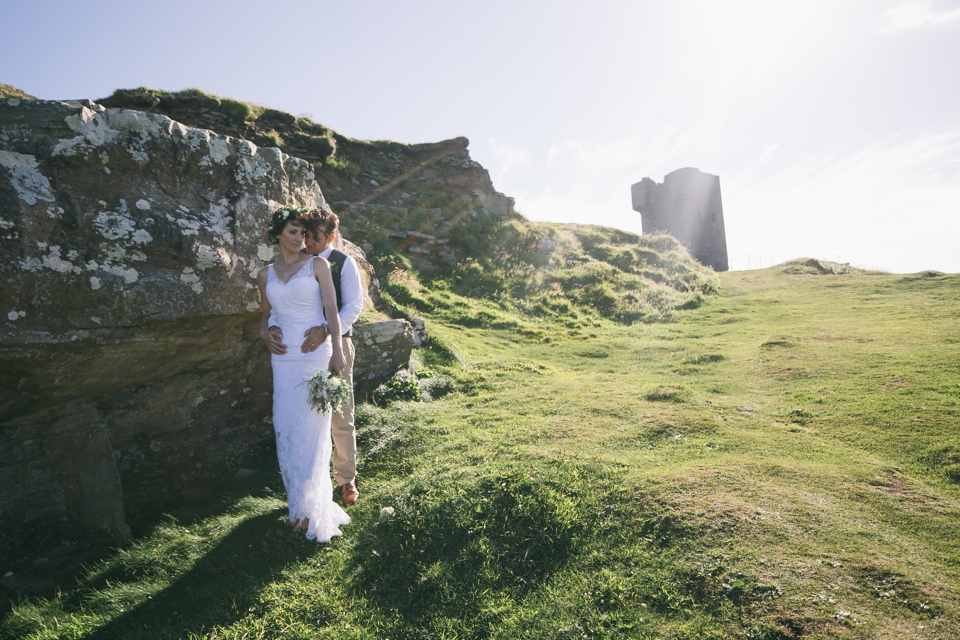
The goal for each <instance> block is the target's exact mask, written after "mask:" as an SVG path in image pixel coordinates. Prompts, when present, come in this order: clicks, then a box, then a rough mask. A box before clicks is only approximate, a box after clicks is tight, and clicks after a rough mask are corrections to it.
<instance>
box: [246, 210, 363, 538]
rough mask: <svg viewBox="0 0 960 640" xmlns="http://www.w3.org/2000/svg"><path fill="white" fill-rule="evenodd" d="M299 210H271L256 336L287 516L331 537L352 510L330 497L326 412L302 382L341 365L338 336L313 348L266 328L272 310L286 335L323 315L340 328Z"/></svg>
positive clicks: (325, 273) (325, 268)
mask: <svg viewBox="0 0 960 640" xmlns="http://www.w3.org/2000/svg"><path fill="white" fill-rule="evenodd" d="M303 215H304V214H303V213H301V212H300V211H299V210H297V209H280V210H278V211H276V212H275V213H274V214H273V217H272V218H271V220H270V225H269V227H268V229H267V232H268V234H269V236H270V240H271V242H274V243H276V244H277V245H279V249H280V255H279V257H278V258H277V260H276V262H274V263H273V264H271V265H268V266H266V267H264V268H263V269H261V270H260V272H259V273H258V274H257V285H258V286H259V287H260V313H261V319H260V339H261V340H262V341H263V342H264V343H265V344H266V345H267V348H268V349H269V350H270V353H271V354H272V355H271V356H270V360H271V362H272V364H273V428H274V431H275V432H276V437H277V457H278V458H279V460H280V472H281V474H282V475H283V486H284V488H285V489H286V490H287V504H288V506H289V508H290V515H289V517H288V519H287V523H288V524H289V525H291V526H293V527H294V529H295V530H297V531H306V535H307V538H308V539H310V540H317V541H318V542H329V541H330V538H332V537H333V536H337V535H341V533H340V528H339V527H340V525H344V524H347V523H349V522H350V517H349V516H348V515H347V514H346V513H345V512H344V511H343V509H341V508H340V506H339V505H337V504H335V503H334V502H333V488H332V486H331V482H330V450H331V440H330V414H329V413H324V414H321V413H318V412H317V410H316V409H314V408H313V407H311V406H310V403H309V400H308V396H307V384H306V381H307V380H308V379H309V378H310V377H311V376H312V375H313V374H315V373H317V372H318V371H322V370H324V369H327V368H330V369H334V370H336V371H338V372H339V371H341V370H342V369H343V367H344V365H345V361H344V357H343V352H342V349H341V345H340V341H339V340H326V341H325V342H324V343H323V344H321V345H320V346H319V347H318V348H316V349H315V350H313V349H314V345H312V344H307V342H309V340H310V339H309V338H307V340H306V341H304V344H303V346H302V347H301V348H299V349H291V350H288V349H287V346H286V345H285V344H283V342H282V341H281V339H279V338H277V337H276V336H275V335H274V334H272V333H271V332H270V331H268V330H267V329H268V324H269V318H270V314H271V311H272V312H273V314H274V317H275V318H276V320H277V321H278V323H279V325H280V329H281V330H282V335H283V336H302V335H304V334H305V332H306V331H307V330H308V329H310V327H313V326H314V325H316V324H317V318H318V317H325V318H327V323H328V324H329V327H330V332H329V333H330V335H334V336H338V335H340V328H339V324H340V320H339V317H338V314H337V297H336V292H335V290H334V286H333V278H332V276H331V274H330V264H329V263H328V262H327V261H326V260H324V259H323V258H319V257H313V256H310V255H307V254H304V253H301V252H300V248H301V246H302V245H303V232H304V221H303Z"/></svg>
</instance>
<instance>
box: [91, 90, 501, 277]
mask: <svg viewBox="0 0 960 640" xmlns="http://www.w3.org/2000/svg"><path fill="white" fill-rule="evenodd" d="M101 102H102V103H103V104H104V105H107V106H110V107H116V108H132V109H137V110H142V111H147V112H151V113H158V114H160V113H162V114H165V115H167V116H169V117H171V118H173V119H175V120H177V121H178V122H183V123H186V124H188V125H192V126H196V127H201V128H204V129H213V130H216V131H218V132H219V133H221V134H227V135H232V136H235V137H241V138H245V139H248V140H253V141H254V142H258V143H259V142H264V141H267V140H270V141H271V142H269V144H271V145H272V144H277V145H280V146H281V147H282V148H283V149H284V151H286V152H288V153H290V154H292V155H294V156H296V157H298V158H303V159H305V160H308V161H309V162H311V163H312V165H313V170H314V173H315V174H316V180H317V183H318V184H319V185H320V187H321V188H322V190H323V193H324V195H325V196H326V197H327V199H328V200H329V201H330V204H331V205H332V207H333V209H334V211H335V212H336V213H337V214H338V215H340V216H341V220H342V223H343V226H344V229H345V234H346V235H347V236H349V237H351V238H353V239H355V241H356V242H357V243H358V244H359V245H360V246H361V247H362V248H363V249H364V250H365V251H367V252H372V253H373V254H374V255H375V256H377V257H378V258H383V257H384V256H386V255H387V254H389V253H392V252H398V253H399V254H400V255H403V256H405V257H406V258H408V259H409V260H410V261H411V262H412V263H413V264H415V265H417V266H421V267H428V268H429V267H438V268H441V269H448V268H449V267H450V266H452V265H455V264H457V263H458V262H460V261H462V260H464V259H466V258H467V257H468V256H470V255H471V247H470V243H471V240H472V236H473V235H475V234H474V233H472V231H471V230H470V229H469V228H468V227H469V223H471V222H475V223H476V224H477V225H478V226H487V227H489V226H492V225H495V224H497V223H499V222H501V221H503V220H505V219H508V218H511V217H514V216H515V212H514V201H513V198H510V197H507V196H505V195H504V194H502V193H500V192H499V191H497V190H496V189H495V188H494V186H493V182H492V181H491V179H490V174H489V173H488V172H487V170H486V169H484V168H483V166H482V165H481V164H480V163H479V162H476V161H475V160H473V159H472V158H471V157H470V153H469V151H468V150H467V147H468V145H469V140H467V138H463V137H460V138H453V139H451V140H444V141H441V142H432V143H423V144H403V143H399V142H391V141H367V140H354V139H352V138H348V137H346V136H342V135H340V134H338V133H336V132H335V131H332V130H330V129H328V128H326V127H324V126H322V125H319V124H317V123H315V122H312V121H311V120H310V119H308V118H297V117H294V116H292V115H290V114H287V113H283V112H280V111H276V110H274V109H265V108H263V107H257V106H256V105H250V104H246V103H241V102H237V101H236V100H230V99H224V98H217V97H216V96H211V95H209V94H206V93H204V92H202V91H199V90H196V89H189V90H186V91H181V92H177V93H170V92H166V91H159V90H155V89H145V88H140V89H132V90H118V91H116V92H115V93H114V94H113V95H111V96H109V97H107V98H104V99H103V100H102V101H101ZM388 270H389V268H388ZM386 275H387V273H381V276H386Z"/></svg>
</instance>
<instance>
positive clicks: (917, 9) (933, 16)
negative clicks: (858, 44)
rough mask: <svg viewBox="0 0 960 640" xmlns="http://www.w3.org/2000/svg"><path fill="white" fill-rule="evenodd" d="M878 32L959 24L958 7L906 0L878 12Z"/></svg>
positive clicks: (959, 12)
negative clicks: (879, 23)
mask: <svg viewBox="0 0 960 640" xmlns="http://www.w3.org/2000/svg"><path fill="white" fill-rule="evenodd" d="M880 22H881V26H880V29H879V30H878V33H890V32H894V31H905V30H908V29H923V28H930V27H950V26H956V25H960V7H957V6H953V7H942V6H938V5H937V4H935V3H933V2H928V1H926V0H907V2H902V3H900V4H898V5H896V6H894V7H891V8H890V9H887V10H886V11H884V12H883V13H881V14H880Z"/></svg>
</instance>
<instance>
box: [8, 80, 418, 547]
mask: <svg viewBox="0 0 960 640" xmlns="http://www.w3.org/2000/svg"><path fill="white" fill-rule="evenodd" d="M322 201H323V195H322V193H321V190H320V188H319V187H318V186H317V183H316V181H315V175H314V170H313V166H312V165H311V164H310V163H308V162H306V161H303V160H300V159H297V158H295V157H291V156H289V155H287V154H285V153H283V152H281V151H280V150H278V149H276V148H261V147H257V146H256V145H255V144H253V143H251V142H248V141H246V140H243V139H238V138H233V137H229V136H223V135H218V134H215V133H213V132H211V131H207V130H202V129H194V128H191V127H188V126H185V125H183V124H181V123H179V122H176V121H174V120H171V119H170V118H167V117H165V116H163V115H159V114H148V113H143V112H139V111H133V110H127V109H106V108H104V107H102V106H100V105H98V104H95V103H91V102H55V101H34V100H31V101H26V100H18V99H16V98H10V99H6V100H3V101H2V102H0V256H2V261H0V274H2V278H0V288H2V290H0V300H2V301H3V305H4V308H3V309H2V310H0V311H2V312H0V322H2V327H0V371H2V373H0V520H2V522H3V526H2V528H0V546H2V547H3V548H4V549H7V550H11V549H27V550H28V548H29V547H43V546H49V545H52V544H57V545H59V544H61V543H63V542H64V541H70V540H71V539H73V538H76V537H77V536H79V535H80V534H81V533H82V532H83V531H87V530H96V531H100V532H102V533H104V534H106V535H107V536H109V537H112V538H114V539H122V538H123V537H125V536H126V535H127V531H128V524H129V523H130V522H132V521H136V520H137V519H139V518H141V517H144V516H147V515H151V514H154V513H156V512H157V510H158V509H160V508H162V507H163V506H164V505H166V504H170V503H172V502H175V501H178V500H180V499H181V497H182V496H183V495H184V493H188V492H190V491H191V490H193V488H195V487H197V486H200V485H202V484H204V483H206V482H207V481H209V480H210V479H211V478H214V477H217V476H218V475H221V474H224V473H229V472H230V471H231V470H232V469H234V468H235V467H236V466H237V464H238V463H239V461H240V460H241V459H242V458H243V457H244V456H245V455H246V453H247V452H248V451H249V450H250V449H252V448H256V447H260V446H262V445H263V444H264V443H267V442H270V441H271V439H272V437H273V434H272V427H271V425H270V420H269V416H270V408H271V405H270V398H271V393H272V389H271V374H270V366H269V360H268V357H267V355H268V354H267V352H266V350H265V349H264V348H263V346H262V345H261V344H260V343H259V340H258V336H257V330H258V323H259V313H258V312H257V309H258V306H259V295H258V292H257V289H256V287H255V282H256V274H257V271H258V270H259V269H260V268H261V267H263V266H264V265H265V264H266V263H268V262H270V261H271V260H272V259H273V257H274V249H273V247H272V246H271V245H269V244H268V243H267V242H266V240H265V236H264V233H263V230H262V225H263V222H264V221H265V220H266V219H267V218H268V216H269V215H270V213H271V212H272V211H273V210H274V209H276V208H277V207H279V206H281V205H283V204H297V205H302V206H314V205H317V204H319V203H321V202H322ZM343 246H344V248H345V250H347V251H348V252H349V253H351V254H352V255H354V257H356V258H358V259H359V260H360V261H361V267H362V270H363V271H364V272H365V274H366V277H367V281H368V283H369V285H370V288H369V292H370V293H371V299H370V300H368V307H369V306H372V305H373V303H374V301H375V299H376V296H377V289H376V278H375V277H373V271H372V269H371V268H370V266H369V264H367V263H366V261H365V260H364V259H363V252H362V251H361V250H359V249H358V248H357V247H354V246H352V245H350V244H349V243H347V242H344V245H343ZM401 324H402V322H401ZM395 325H397V322H396V321H394V322H391V323H388V326H384V328H383V329H375V328H363V329H361V331H360V333H361V334H363V335H366V334H367V333H369V334H371V335H376V336H381V335H386V334H390V335H392V336H393V337H392V338H391V339H390V340H384V341H383V342H380V341H378V339H377V338H374V343H375V344H377V345H378V351H376V352H373V351H371V352H370V353H366V352H364V348H365V347H364V345H365V342H364V344H363V345H360V347H359V349H358V351H360V355H358V360H359V361H360V362H361V363H363V365H362V367H359V368H358V372H357V375H358V377H361V378H366V377H368V376H369V375H370V374H371V372H373V375H374V377H375V376H376V371H379V369H377V368H376V367H377V366H379V363H380V360H381V356H380V354H381V353H383V352H384V351H386V349H385V348H381V345H383V344H390V345H391V346H390V349H389V352H390V353H389V355H390V357H391V358H392V360H391V362H394V360H396V359H397V358H399V357H401V356H402V354H403V351H404V349H406V354H407V356H409V346H410V345H411V344H412V336H410V335H409V334H410V333H411V332H412V329H410V328H409V325H407V328H401V329H400V330H398V329H397V326H400V325H397V326H395ZM391 332H392V333H391ZM397 340H400V341H403V340H406V346H404V345H398V344H394V343H395V342H396V341H397ZM374 353H376V355H374ZM368 362H369V363H370V367H371V369H370V371H367V370H365V369H363V367H366V366H367V364H366V363H368ZM394 366H395V365H394ZM24 553H25V554H27V555H28V552H27V551H25V552H24Z"/></svg>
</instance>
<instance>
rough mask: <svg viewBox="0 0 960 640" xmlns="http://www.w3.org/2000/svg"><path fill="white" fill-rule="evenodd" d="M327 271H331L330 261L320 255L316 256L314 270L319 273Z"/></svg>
mask: <svg viewBox="0 0 960 640" xmlns="http://www.w3.org/2000/svg"><path fill="white" fill-rule="evenodd" d="M327 271H330V263H329V262H327V259H326V258H321V257H320V256H314V258H313V272H314V273H316V274H318V275H319V274H321V273H324V272H327Z"/></svg>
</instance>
